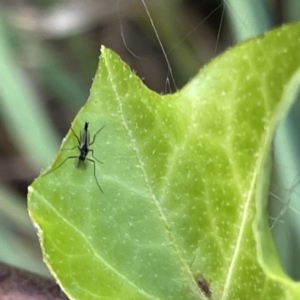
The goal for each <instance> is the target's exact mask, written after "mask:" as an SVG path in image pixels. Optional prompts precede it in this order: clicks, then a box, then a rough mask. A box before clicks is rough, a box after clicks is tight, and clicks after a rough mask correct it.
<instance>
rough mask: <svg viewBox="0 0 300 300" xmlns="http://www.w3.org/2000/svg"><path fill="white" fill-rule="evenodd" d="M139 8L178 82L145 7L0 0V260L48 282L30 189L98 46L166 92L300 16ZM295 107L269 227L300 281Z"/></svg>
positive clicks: (281, 144) (260, 10)
mask: <svg viewBox="0 0 300 300" xmlns="http://www.w3.org/2000/svg"><path fill="white" fill-rule="evenodd" d="M145 3H146V5H147V7H148V9H149V12H148V13H150V15H151V17H152V21H153V23H154V24H155V26H156V29H157V32H158V34H159V37H160V39H161V42H162V44H163V48H164V50H165V51H166V53H167V57H168V60H169V62H170V65H171V69H172V73H173V75H174V81H173V80H172V77H171V76H170V72H169V69H168V65H167V62H166V59H165V57H164V55H163V51H162V48H161V47H160V44H159V42H158V39H157V37H156V35H155V30H154V29H153V27H152V26H151V20H150V19H149V16H148V13H147V11H146V10H145V7H144V4H143V2H142V0H119V1H117V0H85V1H81V0H70V1H69V0H65V1H54V0H44V1H34V0H23V1H12V0H0V145H1V147H0V180H1V182H0V261H3V262H7V263H10V264H12V265H15V266H18V267H22V268H25V269H28V270H31V271H34V272H37V273H40V274H44V275H49V273H48V271H47V269H46V267H45V266H44V264H43V262H42V258H41V253H40V247H39V244H38V241H37V236H36V233H35V230H34V228H33V226H32V224H31V223H30V220H29V217H28V213H27V210H26V194H27V187H28V185H30V183H31V182H32V181H33V180H34V178H35V177H37V176H38V174H39V173H40V171H41V170H42V169H43V168H45V167H46V166H47V165H48V164H49V163H51V161H52V160H53V158H54V156H55V153H56V152H57V150H58V148H59V145H60V142H61V140H62V138H63V136H64V135H65V134H66V133H67V131H68V129H69V127H70V123H71V121H72V120H73V118H74V116H75V114H76V113H77V111H78V110H79V108H80V107H81V106H82V105H84V103H85V101H86V100H87V98H88V96H89V89H90V86H91V84H92V79H93V76H94V74H95V72H96V68H97V64H98V58H99V54H100V53H99V49H100V46H101V45H102V44H103V45H105V46H106V47H109V48H111V49H113V50H114V51H116V52H117V53H118V54H119V55H120V56H121V57H122V59H123V60H124V61H126V62H127V63H128V64H129V65H130V66H131V68H132V69H134V70H135V71H136V72H137V74H138V75H139V76H140V77H142V78H143V79H144V82H145V84H146V85H148V86H149V87H150V88H151V89H153V90H155V91H157V92H159V93H169V92H172V91H175V90H176V88H177V89H180V88H181V87H182V86H183V85H184V84H185V83H187V82H188V81H189V80H190V79H191V78H192V77H193V76H194V75H195V74H196V73H197V72H198V70H199V69H200V68H201V67H202V66H203V65H204V64H205V63H207V62H209V61H210V60H211V59H212V58H213V57H215V56H216V55H218V54H220V53H221V52H222V51H224V50H225V49H227V48H228V47H230V46H233V45H234V44H236V43H238V42H240V41H242V40H245V39H248V38H251V37H254V36H257V35H259V34H262V33H263V32H265V31H267V30H269V29H271V28H273V27H276V26H280V25H281V24H283V23H289V22H292V21H296V20H299V19H300V1H299V0H281V1H279V0H273V1H271V0H270V1H266V0H244V1H240V0H226V1H224V2H223V1H221V0H147V1H146V0H145ZM283 63H284V62H283ZM278 67H279V68H280V66H274V68H278ZM228 73H229V76H230V70H228ZM298 103H299V101H298V102H296V104H295V105H294V107H293V108H292V110H291V113H290V115H289V116H288V118H287V119H286V120H285V122H284V124H282V125H281V126H280V128H279V129H278V133H277V135H276V138H275V141H274V147H273V150H272V156H273V157H274V170H273V171H274V172H273V181H272V184H271V191H270V199H269V200H270V202H269V203H270V216H269V219H270V226H271V228H272V231H273V233H274V236H275V239H276V243H277V247H278V249H279V251H280V255H281V258H282V261H283V263H284V266H285V269H286V270H287V272H288V273H289V274H290V275H291V276H292V277H293V278H295V279H300V265H299V264H300V263H299V262H298V260H299V259H298V252H299V249H300V222H299V220H300V190H299V187H300V172H299V170H300V164H299V162H298V161H299V160H298V157H300V156H299V154H300V142H299V137H298V136H299V135H298V128H299V127H300V124H299V116H300V106H299V104H298Z"/></svg>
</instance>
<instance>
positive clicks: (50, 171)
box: [41, 156, 78, 177]
mask: <svg viewBox="0 0 300 300" xmlns="http://www.w3.org/2000/svg"><path fill="white" fill-rule="evenodd" d="M70 158H72V159H74V158H76V159H78V156H68V157H67V158H66V159H65V160H64V161H63V162H62V163H60V164H59V165H58V166H57V167H55V168H54V169H52V170H49V171H48V172H46V173H45V174H42V175H41V176H42V177H43V176H45V175H48V174H49V173H52V172H54V171H55V170H57V169H58V168H60V167H61V166H62V165H63V164H64V163H65V162H66V161H67V160H68V159H70Z"/></svg>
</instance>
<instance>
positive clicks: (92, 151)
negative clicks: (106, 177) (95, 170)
mask: <svg viewBox="0 0 300 300" xmlns="http://www.w3.org/2000/svg"><path fill="white" fill-rule="evenodd" d="M89 152H91V153H92V157H93V158H94V159H95V160H96V161H97V162H98V163H100V164H103V162H102V161H100V160H99V159H98V158H96V157H95V156H94V150H93V149H89Z"/></svg>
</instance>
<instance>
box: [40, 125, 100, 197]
mask: <svg viewBox="0 0 300 300" xmlns="http://www.w3.org/2000/svg"><path fill="white" fill-rule="evenodd" d="M104 126H105V125H103V126H102V127H101V128H100V129H99V130H98V131H97V132H96V133H95V134H94V137H93V140H92V142H90V132H89V123H88V122H85V123H84V128H83V130H82V131H81V133H80V138H79V137H78V135H77V134H76V133H75V131H74V130H73V128H72V127H71V130H72V132H73V134H74V135H75V137H76V139H77V141H78V145H77V146H75V147H73V148H71V149H62V150H73V149H75V148H78V150H79V152H80V154H79V156H76V155H72V156H68V157H67V158H66V159H65V160H64V161H63V162H62V163H61V164H59V165H58V166H57V167H56V168H54V169H52V170H50V171H48V172H46V173H45V174H43V175H42V176H45V175H48V174H49V173H52V172H53V171H55V170H57V169H58V168H60V167H61V166H62V165H63V164H64V163H65V162H66V161H67V160H68V159H78V165H77V167H79V166H80V164H81V163H82V164H83V165H84V167H85V168H86V166H85V163H84V162H85V161H86V160H88V161H90V162H92V163H93V166H94V177H95V180H96V182H97V185H98V187H99V189H100V191H101V193H103V190H102V188H101V186H100V184H99V182H98V179H97V176H96V166H95V160H96V161H97V162H99V163H100V164H103V162H102V161H100V160H98V159H97V158H96V157H95V156H94V150H93V149H91V148H90V146H91V145H93V144H94V142H95V139H96V136H97V134H98V133H99V132H100V131H101V130H102V129H103V128H104ZM89 152H91V153H92V157H93V158H94V159H95V160H94V159H91V158H88V157H87V155H88V154H89ZM103 194H104V193H103Z"/></svg>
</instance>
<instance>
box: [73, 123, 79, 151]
mask: <svg viewBox="0 0 300 300" xmlns="http://www.w3.org/2000/svg"><path fill="white" fill-rule="evenodd" d="M71 130H72V132H73V134H74V135H75V137H76V139H77V141H78V145H80V139H79V137H78V135H77V134H76V133H75V131H74V130H73V128H72V127H71ZM74 148H76V147H74ZM74 148H73V149H74Z"/></svg>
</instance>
